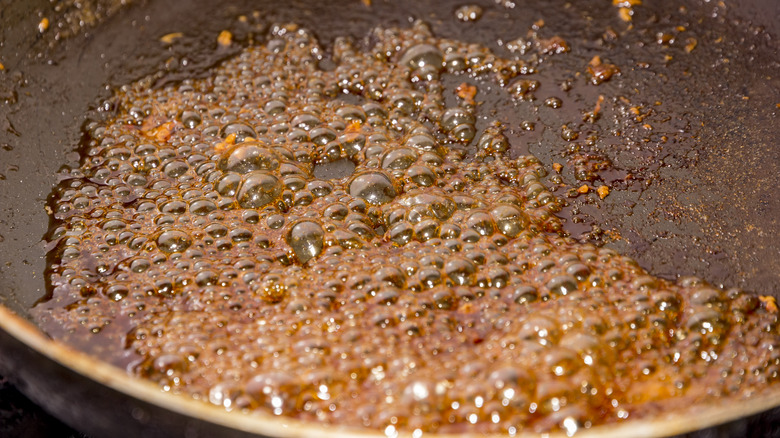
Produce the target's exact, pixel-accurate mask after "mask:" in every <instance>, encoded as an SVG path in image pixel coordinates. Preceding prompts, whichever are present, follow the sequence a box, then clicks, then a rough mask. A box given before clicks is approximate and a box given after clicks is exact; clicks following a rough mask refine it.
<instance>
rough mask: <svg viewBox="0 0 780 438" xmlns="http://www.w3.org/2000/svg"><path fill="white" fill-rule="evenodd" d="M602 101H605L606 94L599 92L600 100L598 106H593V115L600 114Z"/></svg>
mask: <svg viewBox="0 0 780 438" xmlns="http://www.w3.org/2000/svg"><path fill="white" fill-rule="evenodd" d="M602 103H604V95H602V94H599V100H597V101H596V107H595V108H593V115H598V114H599V113H600V112H601V104H602Z"/></svg>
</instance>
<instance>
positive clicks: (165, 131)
mask: <svg viewBox="0 0 780 438" xmlns="http://www.w3.org/2000/svg"><path fill="white" fill-rule="evenodd" d="M173 129H174V123H173V122H167V123H163V124H162V125H160V126H159V127H158V128H157V130H156V132H155V134H154V137H155V138H156V139H157V140H158V141H168V139H169V138H171V135H172V134H173Z"/></svg>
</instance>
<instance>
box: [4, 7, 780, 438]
mask: <svg viewBox="0 0 780 438" xmlns="http://www.w3.org/2000/svg"><path fill="white" fill-rule="evenodd" d="M118 3H119V2H82V3H81V4H82V7H81V10H80V11H79V10H77V8H75V6H73V5H71V4H70V3H68V2H61V3H60V7H61V10H60V11H55V10H54V5H51V4H50V3H49V2H46V1H30V2H26V1H25V2H22V1H18V2H8V1H4V2H2V3H1V4H0V6H1V7H0V32H1V34H0V41H2V45H0V62H1V63H2V64H3V65H4V66H5V70H4V71H3V72H0V77H1V79H2V82H0V85H2V87H1V88H0V174H1V175H2V176H1V177H0V303H2V306H0V327H2V329H3V330H0V354H1V356H0V372H1V373H3V375H5V376H7V377H9V378H11V379H12V380H13V381H14V382H15V383H16V384H17V385H18V387H19V388H20V389H21V390H22V391H23V392H24V393H26V394H27V395H28V396H29V397H30V398H32V399H33V400H34V401H35V402H37V403H39V404H41V405H42V406H44V407H45V408H46V409H47V410H49V411H50V412H52V413H53V414H55V415H56V416H58V417H59V418H61V419H62V420H63V421H65V422H66V423H68V424H70V425H72V426H74V427H77V428H79V429H80V430H84V431H86V432H88V433H89V434H92V435H94V436H102V435H115V434H116V433H117V432H121V433H122V434H126V435H140V434H141V433H143V435H144V436H173V435H185V436H216V435H219V436H228V435H235V436H241V435H246V434H251V433H259V434H266V435H273V436H276V435H278V436H303V435H311V436H315V435H316V436H323V435H326V434H330V435H333V436H344V434H345V433H346V432H345V431H342V430H338V429H334V428H321V427H319V426H317V425H301V424H298V423H296V422H294V421H280V420H269V419H267V418H265V417H261V418H254V417H246V416H242V415H234V414H227V413H224V412H221V411H219V410H217V409H211V407H208V406H203V405H201V404H200V403H196V402H193V401H191V400H185V399H183V398H181V397H171V396H167V395H164V394H161V393H159V391H157V389H156V388H155V387H153V386H151V385H147V384H144V383H139V382H137V381H135V380H133V379H130V378H128V377H127V376H125V375H124V374H123V373H122V372H121V371H118V370H116V369H113V368H111V367H108V366H106V365H103V364H100V363H97V362H95V361H94V360H92V359H90V358H86V357H84V356H82V355H80V354H78V353H75V352H72V351H70V350H68V349H65V348H64V347H62V346H60V345H58V344H56V343H53V342H51V341H49V340H48V339H47V338H46V337H45V336H44V335H42V334H41V333H40V332H39V331H37V330H36V329H35V328H34V327H33V326H32V325H30V324H29V323H28V322H27V321H26V320H29V314H28V310H29V309H30V308H31V307H32V306H33V305H34V303H35V302H36V301H37V300H39V299H41V298H42V297H44V296H45V295H46V285H45V282H44V277H43V271H44V267H45V245H44V244H43V243H42V242H41V239H42V237H43V236H44V234H45V233H46V229H47V225H48V216H47V214H46V212H45V210H44V206H45V205H46V199H47V197H48V195H49V193H50V191H51V188H52V186H53V185H54V184H56V182H57V178H56V173H57V170H58V169H59V168H60V166H62V165H63V164H70V165H74V164H77V163H78V154H77V153H76V152H74V151H75V150H76V147H77V145H78V143H79V139H80V135H81V134H80V132H81V131H80V126H81V125H82V123H83V122H84V120H85V119H84V114H85V113H87V110H88V109H90V108H92V109H93V110H94V109H95V108H97V107H98V106H99V102H100V101H101V100H102V99H104V98H106V97H108V96H109V95H110V93H109V91H108V90H109V89H110V88H111V87H113V86H118V85H121V84H123V83H128V82H131V81H133V80H136V79H138V78H140V77H143V76H145V75H148V74H151V73H153V72H155V71H159V70H160V69H161V66H165V67H164V68H165V69H167V73H166V74H164V75H161V76H160V77H159V78H158V80H157V83H158V85H162V84H164V83H165V82H167V81H175V80H178V79H180V78H182V77H186V76H192V75H200V74H203V72H204V70H205V69H206V68H207V67H208V66H210V65H213V64H215V63H217V62H219V61H220V60H221V59H224V58H225V57H228V56H231V55H232V54H234V53H236V51H237V50H238V49H239V48H240V45H242V44H249V43H250V42H251V41H254V40H256V39H258V38H260V36H261V35H262V26H263V25H264V24H268V23H271V22H274V21H294V22H296V23H299V24H301V25H303V26H304V27H308V28H311V29H313V30H314V31H315V33H316V34H317V35H318V37H319V38H320V39H321V40H322V41H323V42H324V43H325V44H326V45H327V43H328V42H330V41H332V40H333V38H334V37H336V36H340V35H344V34H350V35H354V36H356V37H362V36H364V35H366V34H367V32H368V30H369V29H371V28H372V27H373V26H375V25H377V24H380V23H384V24H387V23H390V24H392V25H401V26H403V25H406V24H407V23H408V18H409V17H415V18H422V19H425V20H427V21H428V22H430V23H431V25H432V28H433V30H434V32H435V33H436V34H437V35H439V36H444V37H454V38H458V39H464V40H470V41H475V42H481V43H484V44H487V45H489V46H491V47H494V48H495V49H496V50H499V51H500V50H502V49H501V47H500V44H498V43H497V41H498V40H499V39H501V40H502V41H503V42H505V41H506V40H507V38H508V37H516V36H522V35H524V34H525V32H526V31H527V30H528V29H529V28H530V27H531V25H532V24H533V23H534V22H535V21H537V20H538V19H540V18H543V19H544V21H545V26H544V28H543V29H542V31H541V32H543V33H546V36H548V37H549V36H552V35H560V36H562V37H563V38H564V39H565V40H567V41H569V43H570V45H571V47H572V52H571V53H568V54H566V55H563V56H560V57H553V58H551V61H550V64H549V65H547V66H544V68H543V69H542V71H541V72H540V74H539V75H537V77H536V78H537V79H539V80H540V81H541V83H542V87H541V88H540V89H539V90H538V91H537V92H536V95H537V97H538V98H539V99H540V100H543V99H545V98H547V97H558V98H560V99H561V100H562V102H563V106H562V108H561V109H559V110H555V111H553V110H550V109H549V108H547V107H544V106H543V105H538V106H539V109H538V110H532V106H521V107H518V108H515V107H514V106H513V105H512V104H511V102H510V101H507V100H506V99H503V98H501V97H499V95H500V93H498V92H495V93H491V92H486V93H485V94H483V98H484V99H486V100H487V101H488V105H495V106H496V107H497V108H499V114H503V116H504V117H505V118H506V121H507V122H509V123H510V125H511V124H514V126H515V127H517V126H518V125H519V122H520V121H521V120H530V121H544V122H546V123H549V124H551V125H552V126H559V125H561V124H564V123H571V122H572V121H574V122H577V121H578V120H580V119H581V113H582V112H583V110H585V109H591V108H592V106H593V102H595V100H596V97H597V95H598V94H600V93H603V94H605V95H608V96H624V97H626V99H628V100H629V101H630V102H645V103H654V102H655V101H660V102H661V105H658V106H657V107H655V108H654V110H655V113H654V115H653V116H651V117H650V119H649V120H652V124H653V126H652V128H653V132H652V133H651V134H648V133H643V132H642V131H641V129H644V128H640V126H635V125H632V124H626V123H625V122H624V121H623V120H624V118H621V108H622V107H623V106H625V103H624V102H622V101H620V100H616V101H614V102H612V104H611V105H608V106H607V107H608V109H605V110H604V111H605V112H604V114H603V115H602V119H601V121H600V122H599V126H600V129H604V130H608V129H618V130H620V131H621V132H622V135H623V137H622V138H624V139H625V141H621V142H615V143H614V144H601V145H597V146H596V147H594V148H593V150H592V151H590V152H592V153H594V154H600V155H598V156H599V157H604V158H606V159H608V160H609V161H611V163H612V166H611V167H609V168H607V169H603V170H599V171H598V172H596V174H595V176H596V177H597V178H599V180H600V181H601V182H604V183H608V184H610V185H611V186H612V187H613V190H612V193H611V194H610V195H609V196H608V197H607V198H606V199H604V200H603V201H599V202H593V201H591V200H588V199H589V198H588V197H583V196H579V197H576V198H570V199H568V200H569V202H570V207H569V208H567V209H566V210H565V211H564V213H563V214H564V217H565V218H567V219H568V221H567V230H568V231H569V232H570V233H572V234H573V235H575V236H577V237H580V238H582V239H583V240H595V241H598V242H606V244H607V245H610V246H612V247H614V248H616V249H618V250H619V251H621V252H623V253H625V254H627V255H629V256H632V257H634V258H635V259H637V260H638V261H639V262H640V264H641V265H642V266H643V267H645V268H647V269H648V270H649V271H650V272H652V273H654V274H656V275H659V276H662V277H665V278H670V279H674V278H677V277H679V276H687V275H696V276H699V277H702V278H705V279H707V280H708V281H710V282H712V283H713V284H718V285H723V286H724V287H741V288H743V289H746V290H749V291H753V292H756V293H760V294H764V295H773V296H776V297H777V296H779V295H780V287H778V284H780V270H779V269H777V267H778V266H779V265H780V223H778V219H777V216H778V212H780V194H778V191H777V184H778V182H780V178H778V176H777V175H780V145H778V140H780V128H778V126H780V125H778V123H777V115H778V113H780V108H778V107H777V106H776V105H777V104H778V103H780V79H778V77H777V74H778V72H779V71H780V64H778V62H779V61H780V55H778V48H779V47H780V45H779V44H778V42H777V40H776V38H777V36H778V35H780V31H779V30H780V29H779V28H778V26H779V24H778V23H780V3H778V2H777V1H775V0H750V1H747V0H741V1H739V2H736V1H735V2H731V3H727V4H725V5H722V4H714V2H703V1H693V0H692V1H684V2H664V3H665V4H657V3H658V2H646V3H648V4H645V5H642V6H639V7H636V8H635V15H634V17H633V25H634V27H635V28H634V30H633V31H631V32H628V33H626V34H625V35H623V36H621V37H619V38H618V39H617V40H612V39H611V38H610V36H609V35H606V36H604V34H605V32H607V33H609V30H608V28H609V27H612V28H613V29H614V30H616V31H617V32H616V33H618V34H621V33H622V31H623V30H624V29H623V28H621V26H623V27H625V26H627V24H626V23H623V22H621V21H619V19H616V14H617V9H616V8H615V7H614V6H613V5H612V4H611V2H608V1H601V0H587V1H576V2H572V4H571V5H569V6H566V4H565V2H563V1H557V0H547V1H534V2H523V1H520V0H518V1H516V2H508V1H503V2H494V1H474V2H470V3H479V4H481V5H482V6H483V8H484V11H485V13H484V16H483V17H482V19H481V20H479V21H477V22H476V23H466V24H463V23H460V22H458V21H457V20H456V19H455V16H454V10H455V7H456V6H459V5H461V3H459V2H458V3H448V2H438V3H439V4H435V3H434V2H420V1H393V2H389V1H379V0H373V1H372V2H371V3H373V4H372V6H371V7H367V6H366V5H364V4H363V3H362V2H360V1H357V0H355V1H350V2H338V1H321V2H305V1H295V2H287V3H286V4H284V5H283V6H280V5H279V4H277V3H278V2H273V1H256V2H252V1H229V2H220V4H219V5H214V4H213V2H208V1H205V0H203V1H195V0H193V1H180V2H177V3H176V4H173V5H171V4H168V2H164V1H153V0H150V1H139V2H136V4H134V5H131V6H129V7H118V6H116V5H117V4H118ZM342 3H343V4H342ZM515 3H516V5H515V7H509V6H511V4H515ZM526 3H532V4H526ZM650 3H652V4H650ZM681 5H684V6H685V7H686V8H687V12H685V13H683V12H681V9H680V6H681ZM115 6H116V7H115ZM89 8H91V10H90V11H91V12H92V13H91V14H87V13H86V12H85V11H86V10H87V9H89ZM253 11H258V12H259V14H258V16H257V18H253V17H252V12H253ZM87 12H89V11H87ZM79 14H81V15H79ZM239 15H247V16H248V17H250V18H251V19H250V20H248V22H247V23H241V22H239V21H238V20H237V17H238V16H239ZM43 17H46V18H48V19H49V20H50V23H51V24H50V26H49V28H48V29H47V30H46V31H45V32H43V33H42V34H41V33H40V32H39V29H38V25H39V22H40V21H41V18H43ZM58 17H59V18H58ZM62 17H70V22H68V21H67V20H65V19H64V18H62ZM78 18H81V19H83V20H84V21H85V22H84V23H83V24H78ZM92 18H94V24H93V23H92V21H91V20H92ZM678 25H684V27H685V28H686V29H685V30H679V29H677V28H676V26H678ZM223 29H230V30H231V31H233V33H234V35H235V39H236V41H237V42H238V44H235V45H234V47H233V48H232V49H227V50H215V39H216V35H217V34H218V33H219V31H221V30H223ZM57 32H59V33H60V34H61V36H63V38H61V39H60V40H58V39H57V38H55V36H56V34H57ZM171 32H182V33H183V34H184V35H185V36H184V37H183V38H181V39H180V40H178V41H177V42H176V43H175V44H172V45H170V46H166V45H165V44H162V43H160V42H159V38H160V37H161V36H163V35H165V34H168V33H171ZM669 36H671V37H672V40H669V39H668V37H669ZM691 38H692V39H694V40H695V41H696V43H697V45H696V47H695V48H693V50H692V51H690V53H688V52H687V51H686V49H685V46H686V45H688V44H690V43H691V41H692V40H691ZM659 39H660V40H661V43H658V42H656V40H659ZM594 55H601V56H602V57H604V56H606V57H608V58H609V59H610V61H611V62H614V63H616V64H618V65H619V66H621V70H622V75H621V76H620V77H619V78H615V79H614V80H612V81H610V82H608V83H605V84H602V85H601V86H600V87H599V88H596V87H582V86H576V84H577V81H578V80H579V79H578V78H577V77H575V76H572V74H571V73H570V72H571V71H575V70H580V71H583V70H584V66H585V64H587V62H588V60H590V59H591V58H592V57H593V56H594ZM665 55H669V56H671V59H669V60H665V59H664V56H665ZM645 64H647V65H645ZM567 81H572V82H573V83H574V84H575V87H574V88H573V89H572V90H571V91H564V90H563V89H562V87H561V84H564V83H565V82H567ZM563 88H565V87H563ZM635 90H639V92H637V91H635ZM3 102H4V103H3ZM93 116H95V115H94V113H93ZM663 136H666V137H667V140H666V142H665V143H664V142H663V140H662V137H663ZM510 137H511V140H512V142H513V145H514V147H515V148H516V150H517V151H518V152H526V151H530V152H531V153H533V154H535V155H536V156H538V157H539V158H540V159H542V161H543V162H544V163H545V164H546V165H547V167H548V168H549V167H550V165H551V164H552V163H553V162H560V161H565V160H567V159H569V158H570V157H568V156H567V155H566V153H565V142H563V141H562V140H561V138H560V132H557V131H555V130H542V129H537V130H536V131H533V132H523V131H522V130H520V129H516V130H514V131H513V132H510ZM644 139H648V141H644ZM570 168H574V166H567V167H566V170H565V171H564V174H563V178H564V180H565V181H566V182H567V183H568V184H570V185H571V186H572V187H576V186H577V185H578V184H579V183H578V182H577V181H576V179H575V177H576V175H575V174H574V172H573V171H572V170H571V169H570ZM559 195H561V196H565V192H559ZM591 199H592V198H591ZM575 218H576V219H575ZM9 311H11V312H13V313H11V312H9ZM16 315H18V316H16ZM778 405H780V394H774V395H770V396H769V397H766V398H762V399H754V400H751V401H749V402H746V403H741V404H736V405H731V406H714V407H707V408H703V409H702V410H701V412H699V413H698V414H697V415H695V416H693V417H686V418H670V419H667V420H658V421H649V422H635V423H631V424H630V425H629V428H628V429H621V428H620V427H617V428H616V427H606V428H602V429H599V430H597V432H600V433H603V434H606V435H612V436H625V435H627V434H630V435H639V434H641V435H649V436H652V435H669V434H677V433H684V432H687V431H692V430H696V429H702V428H708V427H710V426H713V425H715V424H718V423H722V422H730V421H731V423H730V424H729V425H728V426H725V427H722V428H721V429H718V431H720V432H724V433H727V434H733V435H735V436H740V435H745V434H748V432H751V431H763V432H765V433H767V434H769V435H772V434H777V428H776V427H773V425H772V423H771V421H772V419H776V418H777V417H778V414H777V409H775V410H771V408H773V407H776V406H778ZM762 412H763V414H760V413H762ZM754 414H760V415H759V416H753V415H754ZM734 420H740V421H736V422H735V421H734ZM750 428H754V429H750ZM355 433H356V434H357V435H360V433H359V432H355ZM706 433H714V432H712V430H710V431H709V432H706ZM361 436H362V435H361Z"/></svg>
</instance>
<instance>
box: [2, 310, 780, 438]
mask: <svg viewBox="0 0 780 438" xmlns="http://www.w3.org/2000/svg"><path fill="white" fill-rule="evenodd" d="M0 330H3V331H5V332H6V333H7V334H9V335H10V336H12V337H13V338H15V339H16V340H17V341H19V342H21V343H23V344H24V345H26V346H27V347H29V348H31V349H33V350H34V351H35V352H37V353H39V354H41V355H42V356H45V357H47V358H48V359H50V360H52V361H54V362H56V363H57V364H59V365H61V366H63V367H65V368H68V369H70V370H72V371H74V372H76V373H78V374H79V375H81V376H83V377H85V378H87V379H90V380H92V381H93V382H96V383H98V384H100V385H102V386H105V387H108V388H110V389H112V390H114V391H117V392H119V393H121V394H123V395H125V396H128V397H131V398H134V399H137V400H141V401H144V402H146V403H149V404H151V405H152V406H155V407H159V408H162V409H165V410H168V411H170V412H173V413H176V414H178V415H182V416H184V417H189V418H192V419H197V420H200V421H205V422H208V423H212V424H215V425H218V426H222V427H227V428H231V429H235V430H237V431H241V432H246V433H251V434H257V435H261V436H269V437H278V438H292V437H315V436H316V437H334V438H335V437H345V438H379V437H385V438H386V437H387V435H386V434H385V433H383V432H381V431H376V430H370V429H358V428H347V427H341V426H334V425H329V424H320V423H314V422H309V421H303V420H298V419H293V418H284V417H275V416H272V415H270V414H266V413H253V414H249V413H244V412H228V411H225V410H224V409H222V408H220V407H218V406H213V405H210V404H208V403H204V402H202V401H199V400H196V399H193V398H190V397H188V396H186V395H184V394H170V393H166V392H164V391H162V390H160V388H159V387H158V386H156V385H154V384H153V383H151V382H148V381H145V380H142V379H140V378H137V377H133V376H131V375H129V374H127V373H126V372H125V371H124V370H122V369H120V368H117V367H115V366H113V365H110V364H108V363H106V362H103V361H101V360H99V359H97V358H95V357H94V356H90V355H87V354H86V353H83V352H81V351H78V350H76V349H73V348H71V347H69V346H67V345H65V344H62V343H59V342H57V341H55V340H53V339H51V338H49V337H48V336H47V335H46V334H44V332H43V331H41V330H40V329H39V328H38V327H37V326H35V325H34V324H32V323H31V322H29V321H28V320H26V319H24V318H22V317H20V316H19V315H17V314H16V313H14V312H13V311H11V310H10V309H8V308H6V307H5V306H3V305H0ZM778 406H780V389H778V390H775V391H767V392H765V393H762V394H759V395H758V396H756V397H751V398H748V399H744V400H735V401H733V402H731V403H725V404H724V403H722V404H719V405H710V406H705V407H701V408H700V407H696V406H692V407H691V409H688V410H686V411H684V412H677V413H673V414H667V415H663V416H660V417H656V418H655V419H637V420H628V421H626V422H624V423H616V424H606V425H599V426H594V427H591V428H589V429H582V430H579V431H577V434H576V436H577V437H582V438H588V437H595V436H598V437H607V438H611V437H615V438H618V437H625V436H634V437H637V438H641V437H646V438H650V437H664V436H672V435H680V434H684V433H689V432H693V431H696V430H702V429H707V428H710V427H713V426H718V425H721V424H724V423H728V422H730V421H734V420H738V419H740V418H744V417H748V416H751V415H754V414H758V413H760V412H764V411H768V410H770V409H773V408H777V407H778ZM405 435H410V434H408V433H407V434H404V433H401V434H400V435H398V436H405ZM425 436H427V437H436V438H447V437H454V436H458V437H465V438H468V437H474V438H476V437H477V436H479V437H482V438H485V437H488V438H506V437H507V436H508V435H495V434H493V435H481V434H457V435H454V434H435V433H434V434H425ZM531 436H534V437H538V436H539V434H536V433H530V432H522V433H518V434H516V435H514V437H515V438H526V437H531ZM544 436H546V437H549V438H563V437H566V436H567V435H566V433H564V432H553V433H549V434H544Z"/></svg>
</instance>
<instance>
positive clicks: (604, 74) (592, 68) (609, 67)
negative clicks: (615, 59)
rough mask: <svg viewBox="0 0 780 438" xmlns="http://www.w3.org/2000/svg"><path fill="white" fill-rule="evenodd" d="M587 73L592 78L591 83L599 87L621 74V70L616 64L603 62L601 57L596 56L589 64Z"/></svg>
mask: <svg viewBox="0 0 780 438" xmlns="http://www.w3.org/2000/svg"><path fill="white" fill-rule="evenodd" d="M587 72H588V75H589V76H590V82H591V83H592V84H593V85H599V84H601V83H602V82H606V81H608V80H610V79H611V78H612V76H614V75H616V74H619V73H620V69H619V68H618V67H617V66H616V65H615V64H609V63H604V62H602V61H601V57H600V56H598V55H596V56H594V57H593V58H592V59H591V60H590V62H589V63H588V68H587Z"/></svg>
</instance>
